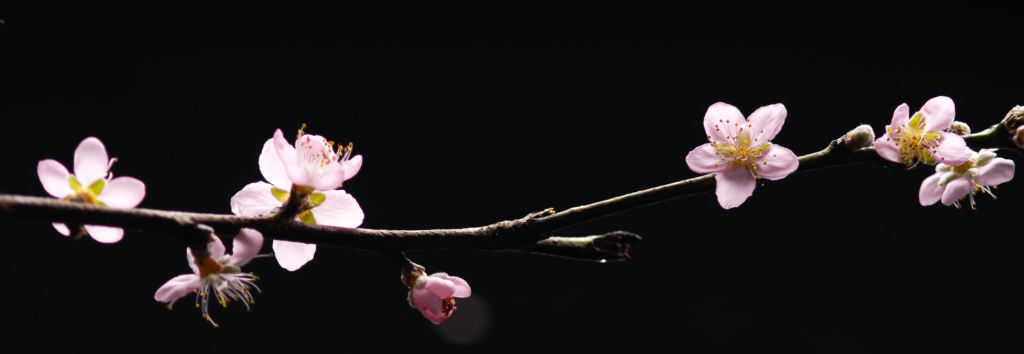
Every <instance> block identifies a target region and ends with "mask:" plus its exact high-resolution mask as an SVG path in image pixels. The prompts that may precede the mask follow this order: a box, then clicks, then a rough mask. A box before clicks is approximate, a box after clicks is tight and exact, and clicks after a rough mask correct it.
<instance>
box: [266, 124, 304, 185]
mask: <svg viewBox="0 0 1024 354" xmlns="http://www.w3.org/2000/svg"><path fill="white" fill-rule="evenodd" d="M274 151H275V152H277V157H278V158H279V159H280V160H281V164H282V165H284V170H285V173H286V174H287V175H288V179H289V180H291V181H292V183H295V184H298V185H300V186H308V185H309V182H310V176H309V171H308V170H306V167H305V166H301V165H299V160H298V158H299V155H298V152H296V151H295V147H294V146H292V145H291V144H288V140H285V138H284V133H282V132H281V129H278V130H277V131H275V132H274Z"/></svg>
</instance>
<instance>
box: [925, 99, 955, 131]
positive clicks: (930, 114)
mask: <svg viewBox="0 0 1024 354" xmlns="http://www.w3.org/2000/svg"><path fill="white" fill-rule="evenodd" d="M921 113H924V114H925V116H926V118H925V121H924V131H926V132H938V131H943V130H946V128H948V127H949V124H950V123H953V119H955V118H956V106H955V105H954V104H953V99H951V98H949V97H946V96H939V97H935V98H932V99H930V100H928V102H925V103H924V106H922V107H921Z"/></svg>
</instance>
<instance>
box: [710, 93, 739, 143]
mask: <svg viewBox="0 0 1024 354" xmlns="http://www.w3.org/2000/svg"><path fill="white" fill-rule="evenodd" d="M727 121H728V122H729V123H726V122H727ZM737 124H743V125H746V120H744V119H743V113H740V110H739V109H737V108H736V107H735V106H733V105H731V104H728V103H724V102H718V103H715V104H713V105H711V107H708V111H707V113H704V132H705V133H707V135H710V136H711V140H714V141H717V142H721V143H724V142H728V143H730V144H731V143H732V142H733V140H732V138H733V137H735V136H736V135H737V132H739V127H738V126H737Z"/></svg>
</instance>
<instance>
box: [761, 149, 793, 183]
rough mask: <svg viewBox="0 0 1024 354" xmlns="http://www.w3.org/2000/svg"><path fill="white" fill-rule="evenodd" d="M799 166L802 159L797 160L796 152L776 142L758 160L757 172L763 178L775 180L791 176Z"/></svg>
mask: <svg viewBox="0 0 1024 354" xmlns="http://www.w3.org/2000/svg"><path fill="white" fill-rule="evenodd" d="M797 167H800V161H798V160H797V157H796V154H794V153H793V151H792V150H790V149H787V148H784V147H782V146H779V145H774V144H772V146H770V147H768V150H765V153H764V155H762V156H761V158H759V159H758V160H757V173H758V174H759V175H761V177H762V178H767V179H770V180H773V181H777V180H780V179H783V178H785V177H786V176H789V174H790V173H793V172H794V171H796V169H797Z"/></svg>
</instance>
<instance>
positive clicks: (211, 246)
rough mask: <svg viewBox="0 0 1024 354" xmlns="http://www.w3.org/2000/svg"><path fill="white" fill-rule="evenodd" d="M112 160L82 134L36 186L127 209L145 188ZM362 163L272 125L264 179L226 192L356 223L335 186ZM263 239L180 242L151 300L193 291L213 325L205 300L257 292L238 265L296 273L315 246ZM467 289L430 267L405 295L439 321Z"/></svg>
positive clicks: (247, 202)
mask: <svg viewBox="0 0 1024 354" xmlns="http://www.w3.org/2000/svg"><path fill="white" fill-rule="evenodd" d="M303 129H305V125H303ZM115 161H117V159H110V160H108V159H107V152H106V148H105V147H104V145H103V143H102V142H100V140H99V139H97V138H95V137H89V138H86V139H85V140H84V141H82V143H81V144H79V146H78V148H77V149H76V150H75V157H74V169H75V174H70V173H68V170H67V169H66V168H65V167H64V165H62V164H60V163H59V162H57V161H55V160H43V161H40V162H39V166H38V168H37V170H38V171H37V172H38V175H39V180H40V181H41V182H42V184H43V188H44V189H46V192H47V193H49V194H50V195H51V196H53V197H55V198H60V199H61V200H65V201H68V202H75V203H86V204H92V205H98V206H108V207H112V208H123V209H130V208H134V207H136V206H138V205H139V204H140V203H141V202H142V199H143V197H144V196H145V194H146V190H145V185H144V184H143V183H142V182H141V181H139V180H138V179H135V178H132V177H118V178H113V174H112V173H111V172H110V167H111V166H113V164H114V162H115ZM362 162H363V158H362V156H360V155H355V156H353V155H352V144H351V143H349V144H348V145H344V146H337V147H336V145H335V143H334V142H332V141H328V140H327V139H325V138H324V137H322V136H319V135H311V134H306V133H305V132H304V131H303V130H302V129H300V130H299V134H298V136H297V137H296V139H295V142H294V144H293V143H289V141H288V140H287V139H286V138H285V137H284V133H282V132H281V130H280V129H278V130H277V131H275V132H274V134H273V137H271V138H270V139H268V140H267V141H266V143H264V144H263V150H262V152H261V153H260V156H259V168H260V172H261V173H262V174H263V178H264V179H265V180H266V182H263V181H260V182H254V183H250V184H249V185H246V186H245V187H244V188H242V190H240V191H239V192H238V193H236V194H235V195H234V196H233V197H231V203H230V204H231V211H232V213H234V214H235V215H242V216H264V217H272V218H273V217H279V216H281V215H279V213H281V212H283V209H284V207H285V206H286V205H288V203H298V204H299V205H300V209H299V210H297V211H295V213H294V215H287V216H285V217H287V218H290V219H292V220H294V221H295V222H301V223H308V224H317V225H324V226H333V227H349V228H352V227H358V226H359V225H360V224H362V222H363V217H364V215H363V210H362V208H360V206H359V203H358V202H356V199H355V198H354V197H352V195H350V194H348V193H346V192H345V191H344V190H340V189H339V188H341V187H342V183H343V182H344V181H346V180H348V179H350V178H352V177H354V176H355V175H356V174H357V173H358V172H359V170H360V168H361V167H362ZM268 182H269V183H268ZM53 225H54V227H55V228H56V229H57V231H58V232H60V233H61V234H62V235H64V236H75V237H76V238H79V237H81V236H83V235H85V234H88V235H90V236H92V237H93V238H94V239H96V240H97V241H99V242H103V243H114V242H117V241H119V240H120V239H121V238H122V236H123V235H124V231H123V230H122V229H120V228H116V227H107V226H100V225H71V226H69V225H65V224H62V223H54V224H53ZM263 240H264V238H263V234H261V233H260V232H259V231H258V230H255V229H250V228H242V229H241V230H240V231H239V233H238V234H237V235H234V237H233V242H232V250H231V252H232V253H230V254H228V253H226V250H225V247H224V243H223V242H221V240H220V238H219V237H218V236H216V235H213V234H211V235H210V236H209V240H208V242H206V244H205V248H203V249H201V250H195V251H196V252H193V251H194V250H193V249H192V248H186V252H185V256H186V257H185V258H186V260H187V261H188V266H189V267H190V268H191V269H192V273H189V274H182V275H179V276H176V277H174V278H171V279H170V280H169V281H167V282H166V283H165V284H164V285H163V286H161V287H160V288H159V289H157V291H156V294H155V295H154V298H155V299H156V301H159V302H162V303H165V304H167V308H168V309H171V308H172V307H173V304H174V303H176V302H177V301H178V300H179V299H181V298H183V297H185V296H186V295H188V294H190V293H194V294H195V297H196V299H195V306H196V308H199V309H201V310H202V316H203V319H205V320H207V321H209V322H210V323H211V324H212V325H213V326H215V327H217V326H218V324H217V323H216V322H214V321H213V318H212V317H211V316H210V312H209V304H210V302H211V301H213V302H215V303H217V304H220V305H221V306H223V307H227V304H228V303H230V302H232V301H236V302H241V303H242V304H244V305H245V307H246V309H250V308H251V307H250V305H252V304H255V299H254V298H253V294H252V291H253V290H255V291H256V292H257V293H259V292H261V291H260V289H259V287H258V286H256V281H257V280H259V277H257V276H256V275H255V274H253V273H245V272H243V271H242V269H241V268H242V267H243V266H245V265H247V264H248V263H249V262H250V261H251V260H253V259H254V258H260V257H271V256H272V257H274V258H275V259H277V261H278V264H280V266H281V267H282V268H285V269H287V270H289V271H297V270H298V269H300V268H301V267H302V266H304V265H305V264H306V263H308V262H309V261H311V260H313V257H314V255H315V254H316V245H315V244H307V243H301V242H291V241H284V240H274V242H273V246H272V248H273V250H274V252H273V253H271V254H268V255H260V254H258V253H259V251H260V249H261V248H262V247H263ZM469 294H470V289H469V284H468V283H467V282H466V281H465V280H463V279H461V278H459V277H452V276H448V275H447V274H444V273H437V274H434V275H430V276H421V277H419V278H417V279H414V284H413V285H411V286H410V290H409V295H408V298H409V303H410V305H412V307H414V308H417V309H419V310H420V311H421V312H422V314H423V316H424V317H425V318H427V319H429V320H430V321H431V322H433V323H436V324H440V323H442V322H443V321H444V320H445V319H446V318H448V317H450V316H452V315H454V314H455V308H456V305H455V301H454V298H455V297H468V296H469Z"/></svg>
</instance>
